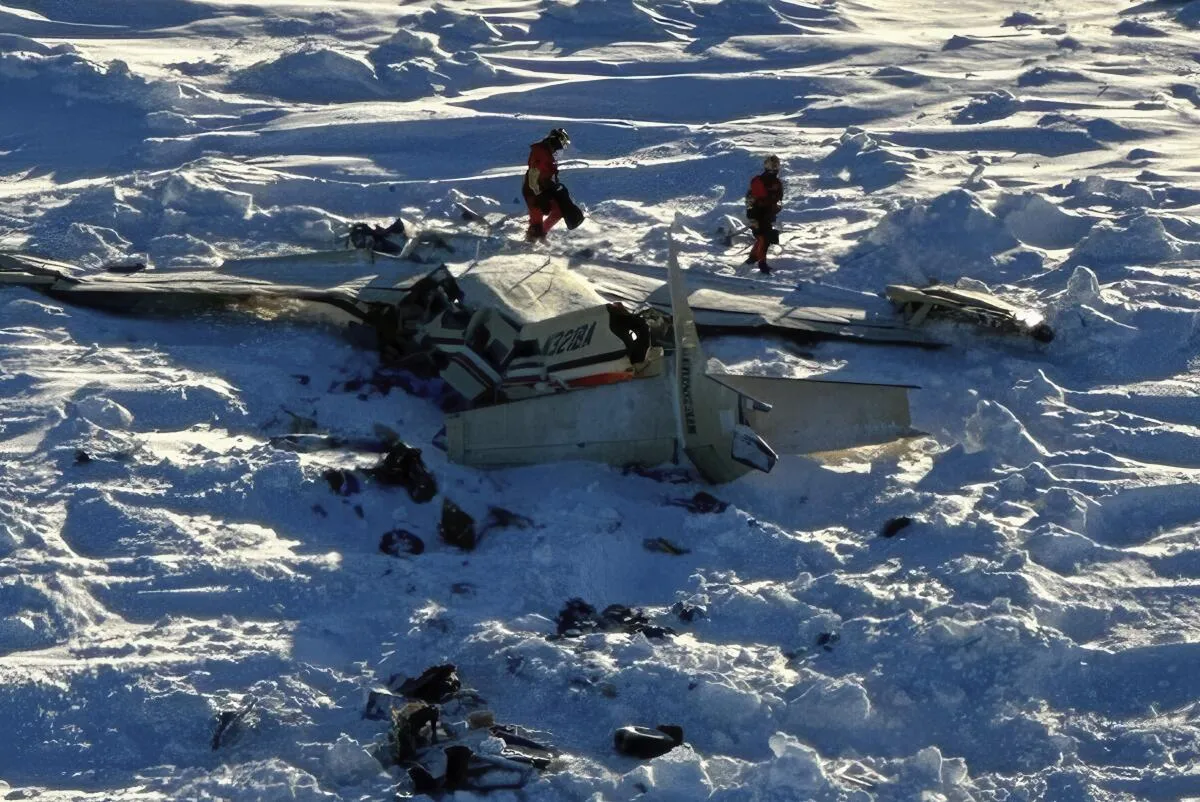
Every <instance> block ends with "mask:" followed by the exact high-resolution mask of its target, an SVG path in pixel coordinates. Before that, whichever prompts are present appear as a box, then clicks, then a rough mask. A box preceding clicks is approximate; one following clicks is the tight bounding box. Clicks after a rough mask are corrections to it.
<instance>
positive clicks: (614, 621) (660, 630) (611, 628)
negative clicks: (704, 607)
mask: <svg viewBox="0 0 1200 802" xmlns="http://www.w3.org/2000/svg"><path fill="white" fill-rule="evenodd" d="M556 621H557V625H558V637H563V638H578V637H580V636H582V635H586V634H588V633H590V632H625V633H628V634H630V635H633V634H636V633H639V632H640V633H642V634H643V635H645V636H646V637H647V638H663V637H666V636H667V635H674V634H675V630H673V629H671V628H670V627H662V626H658V625H656V624H652V623H650V619H649V618H647V617H646V615H645V613H643V612H642V611H641V610H634V609H630V608H629V607H626V606H624V605H622V604H610V605H609V606H608V607H605V608H604V611H603V612H601V613H599V614H597V613H596V608H595V607H593V606H592V605H590V604H588V603H587V602H585V601H584V600H583V599H580V598H573V599H568V600H567V605H566V607H564V608H563V609H562V610H561V611H559V613H558V618H557V619H556ZM551 637H555V636H551Z"/></svg>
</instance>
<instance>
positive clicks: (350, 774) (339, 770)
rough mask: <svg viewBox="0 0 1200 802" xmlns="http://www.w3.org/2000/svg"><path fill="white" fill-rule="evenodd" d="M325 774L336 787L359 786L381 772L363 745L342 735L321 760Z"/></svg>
mask: <svg viewBox="0 0 1200 802" xmlns="http://www.w3.org/2000/svg"><path fill="white" fill-rule="evenodd" d="M322 765H323V768H324V769H325V774H326V775H327V776H328V777H330V778H331V779H332V780H333V781H334V782H335V783H336V784H338V785H359V784H360V783H362V782H363V781H365V780H369V779H371V778H372V777H374V776H375V775H377V774H379V773H380V772H382V771H383V767H382V766H381V765H380V764H379V761H378V760H376V759H375V758H374V757H373V756H372V755H371V753H370V752H368V751H367V750H366V749H365V748H363V745H362V744H360V743H359V742H358V741H356V740H354V739H353V738H351V737H350V736H349V735H346V734H345V733H342V734H341V735H340V736H338V739H337V740H336V741H334V742H333V743H332V744H330V745H329V749H328V750H327V751H326V752H325V756H324V758H323V759H322Z"/></svg>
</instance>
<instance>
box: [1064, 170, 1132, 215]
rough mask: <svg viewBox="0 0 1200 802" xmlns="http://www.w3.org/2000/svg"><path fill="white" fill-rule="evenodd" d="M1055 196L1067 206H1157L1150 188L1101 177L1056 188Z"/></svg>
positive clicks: (1078, 179)
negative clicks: (1059, 197) (1063, 199)
mask: <svg viewBox="0 0 1200 802" xmlns="http://www.w3.org/2000/svg"><path fill="white" fill-rule="evenodd" d="M1054 194H1056V195H1059V196H1061V197H1064V198H1066V200H1065V201H1064V205H1066V206H1076V207H1086V206H1108V207H1110V208H1113V209H1140V208H1143V207H1147V206H1154V205H1155V202H1154V193H1153V192H1151V191H1150V189H1149V188H1148V187H1144V186H1141V185H1140V184H1135V183H1133V182H1130V181H1122V180H1120V179H1115V178H1105V177H1104V176H1100V175H1089V176H1088V177H1086V178H1082V179H1081V178H1076V179H1074V180H1072V181H1071V182H1070V183H1068V184H1066V185H1064V186H1060V187H1058V188H1056V189H1055V190H1054Z"/></svg>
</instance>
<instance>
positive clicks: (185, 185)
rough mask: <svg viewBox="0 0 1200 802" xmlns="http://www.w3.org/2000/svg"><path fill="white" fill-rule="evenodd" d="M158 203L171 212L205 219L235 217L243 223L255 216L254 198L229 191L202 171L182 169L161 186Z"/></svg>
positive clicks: (244, 193)
mask: <svg viewBox="0 0 1200 802" xmlns="http://www.w3.org/2000/svg"><path fill="white" fill-rule="evenodd" d="M160 201H161V203H162V206H163V208H164V209H174V210H176V211H180V212H183V213H185V214H189V215H195V216H196V217H204V218H214V217H215V218H221V217H229V216H232V217H235V218H238V219H242V220H245V219H247V218H249V217H250V216H251V214H253V212H254V197H253V196H252V195H250V193H248V192H238V191H236V190H231V189H228V188H227V187H225V186H223V185H221V184H220V183H219V182H218V181H216V180H215V179H214V178H213V177H212V176H211V175H208V174H207V173H206V172H205V171H201V170H193V169H186V168H185V169H181V170H178V171H175V172H173V173H172V175H171V177H170V178H168V179H167V181H166V182H165V183H164V184H163V186H162V190H161V194H160Z"/></svg>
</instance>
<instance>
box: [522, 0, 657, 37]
mask: <svg viewBox="0 0 1200 802" xmlns="http://www.w3.org/2000/svg"><path fill="white" fill-rule="evenodd" d="M529 36H530V37H531V38H533V39H537V40H539V41H551V42H559V41H563V40H567V41H571V40H576V41H577V40H579V39H581V38H586V39H587V40H588V41H589V42H591V43H595V42H597V41H599V40H607V41H627V42H628V41H636V42H643V41H650V42H657V41H660V40H662V39H666V38H667V35H666V34H665V33H664V32H663V29H662V28H661V27H659V25H658V24H657V23H656V22H655V21H654V20H653V19H652V18H651V16H650V14H649V13H647V11H646V10H645V8H643V7H642V6H641V5H639V4H638V3H636V2H634V1H633V0H548V2H547V3H546V5H545V6H544V7H543V8H542V12H541V15H540V16H539V17H538V18H537V19H536V20H535V21H534V22H533V24H531V25H530V26H529Z"/></svg>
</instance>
